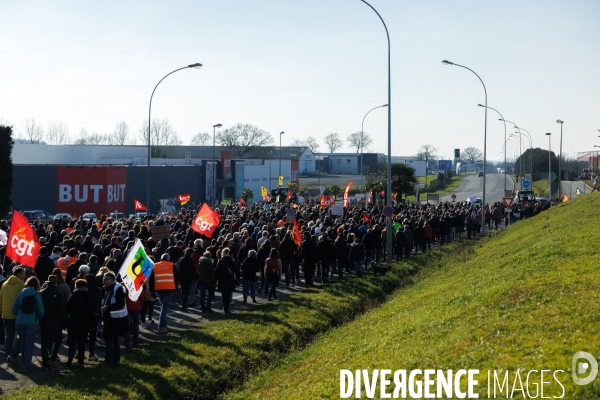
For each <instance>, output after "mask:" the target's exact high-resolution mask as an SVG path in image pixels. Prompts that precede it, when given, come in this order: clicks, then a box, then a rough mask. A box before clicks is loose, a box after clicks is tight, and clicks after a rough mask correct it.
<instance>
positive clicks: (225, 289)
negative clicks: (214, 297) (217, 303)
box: [215, 247, 240, 314]
mask: <svg viewBox="0 0 600 400" xmlns="http://www.w3.org/2000/svg"><path fill="white" fill-rule="evenodd" d="M239 276H240V272H239V268H238V266H237V264H236V263H235V260H234V259H233V258H232V257H231V255H230V250H229V247H225V248H224V249H223V250H222V251H221V259H220V260H219V262H218V263H217V267H216V268H215V279H216V280H217V290H218V291H219V292H221V297H222V299H223V310H224V311H225V314H229V304H231V294H232V293H233V292H234V291H235V284H236V281H237V280H239Z"/></svg>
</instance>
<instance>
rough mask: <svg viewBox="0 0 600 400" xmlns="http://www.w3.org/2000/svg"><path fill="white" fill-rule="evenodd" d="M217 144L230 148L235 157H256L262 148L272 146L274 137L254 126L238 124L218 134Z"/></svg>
mask: <svg viewBox="0 0 600 400" xmlns="http://www.w3.org/2000/svg"><path fill="white" fill-rule="evenodd" d="M217 142H218V143H219V144H220V145H222V146H225V147H228V148H229V149H230V150H231V151H232V153H233V156H234V157H238V158H241V157H243V156H250V155H255V153H256V152H257V150H259V149H260V148H261V147H264V146H268V145H271V144H272V143H273V137H272V136H271V134H270V133H269V132H266V131H263V130H262V129H260V128H258V127H256V126H254V125H252V124H237V125H234V126H232V127H231V128H227V129H223V130H222V131H220V132H219V133H218V134H217Z"/></svg>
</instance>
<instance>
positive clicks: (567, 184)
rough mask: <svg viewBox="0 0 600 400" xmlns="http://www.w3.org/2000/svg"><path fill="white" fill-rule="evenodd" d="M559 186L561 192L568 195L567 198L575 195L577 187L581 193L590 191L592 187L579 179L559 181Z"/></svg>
mask: <svg viewBox="0 0 600 400" xmlns="http://www.w3.org/2000/svg"><path fill="white" fill-rule="evenodd" d="M560 186H561V189H562V193H563V194H566V195H567V196H569V198H572V197H577V193H576V191H577V188H579V190H581V191H582V192H583V194H586V193H590V192H591V191H592V189H591V188H590V187H589V186H587V185H586V184H585V183H583V182H581V181H561V182H560Z"/></svg>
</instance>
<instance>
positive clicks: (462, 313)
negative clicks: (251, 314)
mask: <svg viewBox="0 0 600 400" xmlns="http://www.w3.org/2000/svg"><path fill="white" fill-rule="evenodd" d="M598 207H600V196H591V195H590V196H582V197H580V198H576V199H572V200H570V201H569V202H567V203H563V204H561V205H559V206H557V207H555V208H553V209H552V210H549V211H547V212H545V213H542V214H540V215H539V216H536V217H534V218H532V219H529V220H525V221H520V222H518V223H516V224H515V225H514V226H513V227H511V228H510V229H508V230H507V231H504V232H502V233H500V234H498V235H496V236H495V237H493V238H489V239H486V240H485V241H483V242H479V243H465V242H461V243H454V244H452V245H450V246H447V247H444V248H442V249H440V250H439V251H435V252H430V253H426V254H425V257H419V258H418V259H415V260H413V261H411V262H410V263H411V264H412V265H413V266H414V267H416V268H420V269H421V271H420V272H419V273H418V274H417V275H416V276H415V277H414V279H415V284H414V285H412V286H410V287H408V288H405V289H402V290H399V291H398V292H396V293H395V294H394V295H393V296H392V297H391V298H390V299H389V301H387V302H386V303H385V304H383V305H382V306H381V307H379V308H377V309H374V310H372V311H370V312H369V313H367V314H365V315H363V316H361V317H359V318H358V319H356V320H355V321H353V322H351V323H349V324H347V325H345V326H342V327H339V328H336V329H334V330H332V331H330V332H328V333H327V334H325V335H323V337H322V338H321V339H319V340H318V341H316V342H315V343H314V344H313V345H311V346H310V347H309V348H307V349H306V350H305V351H303V352H301V353H296V354H292V355H290V356H289V357H286V358H284V359H283V360H281V362H280V363H279V366H278V367H277V368H271V369H268V370H265V371H261V372H260V373H259V374H257V376H256V377H253V378H252V379H250V380H249V381H248V382H247V383H246V384H245V385H244V386H243V387H241V388H239V389H238V390H237V391H234V392H230V393H228V394H227V396H224V397H226V398H230V399H251V398H252V399H271V398H272V399H275V398H276V399H313V398H315V399H316V398H319V399H321V398H339V396H340V369H349V370H357V369H368V370H369V372H370V373H372V372H373V369H391V370H392V371H394V370H398V369H407V370H412V369H425V368H432V369H442V370H448V369H452V370H454V371H456V370H458V369H460V368H467V369H479V370H480V374H479V376H478V380H479V385H478V386H477V387H478V388H479V392H480V398H482V397H485V398H487V371H488V370H490V371H492V372H491V373H492V375H491V376H492V379H493V376H494V375H493V371H494V370H497V371H498V373H499V376H501V377H500V381H502V379H503V377H504V373H505V371H507V370H508V371H510V372H509V383H510V387H511V390H512V387H513V385H514V382H515V376H516V372H515V371H516V370H517V369H518V370H519V371H520V377H521V378H522V382H523V385H526V374H527V372H528V371H530V370H537V371H538V372H537V373H532V375H531V377H530V381H529V386H528V388H529V390H530V394H531V396H535V394H536V393H535V389H536V387H535V386H534V382H536V383H537V384H538V389H539V384H540V372H539V371H540V370H541V369H547V370H551V371H552V372H551V373H546V375H545V377H544V381H551V382H552V383H550V384H545V385H544V397H548V396H550V397H552V396H556V397H560V396H561V390H562V389H561V387H560V386H559V385H558V384H557V383H556V381H555V380H554V379H553V377H552V373H554V371H555V370H563V371H564V372H559V373H558V375H557V377H558V379H559V381H560V382H561V384H562V385H563V386H564V388H565V396H564V397H563V398H567V399H590V398H598V397H600V378H596V380H595V381H594V382H592V383H591V384H589V385H586V386H578V385H575V384H574V383H573V380H572V379H571V362H572V356H573V354H574V353H575V352H577V351H586V352H589V353H591V354H592V355H594V356H595V357H600V340H599V339H600V328H599V325H598V321H599V317H598V314H599V311H598V308H599V292H600V283H599V282H600V269H598V267H597V260H598V258H597V257H598V255H599V253H600V249H599V248H598V246H597V242H598V233H597V232H598V229H597V224H596V221H595V220H596V218H595V215H596V210H597V209H598ZM580 377H582V376H580ZM421 379H422V375H421ZM378 385H379V383H378ZM516 387H517V388H518V387H519V383H518V382H517V384H516ZM434 388H435V385H434ZM390 392H391V390H390ZM376 393H378V394H379V387H378V388H377V391H376ZM362 396H363V398H364V396H365V391H364V386H363V389H362ZM376 397H377V396H376ZM500 397H502V398H506V392H504V395H501V396H500ZM514 397H515V398H523V396H522V393H521V392H520V391H517V392H515V393H514ZM538 398H539V393H538Z"/></svg>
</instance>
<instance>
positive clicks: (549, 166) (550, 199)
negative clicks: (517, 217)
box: [546, 132, 552, 202]
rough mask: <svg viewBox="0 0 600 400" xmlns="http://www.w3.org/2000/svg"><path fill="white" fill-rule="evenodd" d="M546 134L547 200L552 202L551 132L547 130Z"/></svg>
mask: <svg viewBox="0 0 600 400" xmlns="http://www.w3.org/2000/svg"><path fill="white" fill-rule="evenodd" d="M546 135H548V201H550V202H552V181H551V179H550V176H551V175H552V163H551V160H552V151H551V149H550V146H551V141H550V139H551V137H552V133H550V132H548V133H546Z"/></svg>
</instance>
